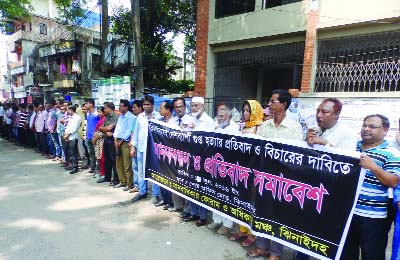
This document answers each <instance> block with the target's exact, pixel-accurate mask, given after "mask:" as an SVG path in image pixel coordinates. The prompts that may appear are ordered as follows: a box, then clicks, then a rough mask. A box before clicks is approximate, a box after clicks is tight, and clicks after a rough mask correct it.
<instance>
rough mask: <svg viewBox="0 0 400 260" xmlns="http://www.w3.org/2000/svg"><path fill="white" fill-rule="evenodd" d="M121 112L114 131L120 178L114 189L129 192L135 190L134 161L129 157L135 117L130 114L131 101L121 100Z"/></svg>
mask: <svg viewBox="0 0 400 260" xmlns="http://www.w3.org/2000/svg"><path fill="white" fill-rule="evenodd" d="M119 112H120V113H121V114H120V116H119V117H118V121H117V125H116V126H115V131H114V145H115V149H116V154H115V155H116V161H115V163H116V167H117V174H118V178H119V184H118V185H115V186H114V188H122V187H123V188H125V189H124V190H125V191H127V190H129V189H131V188H133V182H132V180H133V172H132V159H131V157H130V155H129V153H130V149H129V142H130V141H131V132H132V127H133V123H134V121H135V118H134V116H133V115H132V113H131V112H129V101H128V100H126V99H121V100H120V104H119Z"/></svg>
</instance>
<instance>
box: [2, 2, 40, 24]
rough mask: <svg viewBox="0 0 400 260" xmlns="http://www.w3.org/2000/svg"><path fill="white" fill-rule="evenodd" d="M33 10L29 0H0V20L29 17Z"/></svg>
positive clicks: (25, 18)
mask: <svg viewBox="0 0 400 260" xmlns="http://www.w3.org/2000/svg"><path fill="white" fill-rule="evenodd" d="M32 10H33V7H32V4H31V1H30V0H18V1H15V0H0V20H1V21H6V20H14V19H16V20H22V21H26V20H29V18H30V16H31V15H30V12H31V11H32Z"/></svg>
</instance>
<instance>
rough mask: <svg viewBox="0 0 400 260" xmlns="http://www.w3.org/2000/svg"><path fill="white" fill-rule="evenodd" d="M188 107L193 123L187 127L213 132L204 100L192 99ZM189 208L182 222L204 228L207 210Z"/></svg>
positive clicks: (194, 204)
mask: <svg viewBox="0 0 400 260" xmlns="http://www.w3.org/2000/svg"><path fill="white" fill-rule="evenodd" d="M190 106H191V108H192V116H193V118H194V120H193V122H189V124H188V127H189V128H191V129H196V130H213V129H214V120H213V119H212V118H211V117H210V116H209V115H207V113H206V112H205V107H204V98H202V97H193V98H192V103H191V104H190ZM189 206H190V216H188V217H187V218H184V219H183V221H184V222H189V221H194V220H196V226H198V227H200V226H204V225H205V224H206V222H207V209H205V208H203V207H201V206H199V205H198V204H196V203H194V202H189Z"/></svg>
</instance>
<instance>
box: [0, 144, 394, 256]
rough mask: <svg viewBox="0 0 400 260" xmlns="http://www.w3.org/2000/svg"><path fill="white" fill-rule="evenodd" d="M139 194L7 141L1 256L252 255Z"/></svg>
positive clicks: (0, 148) (2, 153) (1, 168)
mask: <svg viewBox="0 0 400 260" xmlns="http://www.w3.org/2000/svg"><path fill="white" fill-rule="evenodd" d="M132 196H133V195H132V194H129V193H127V192H124V191H122V190H121V189H113V188H112V187H109V186H108V183H102V184H97V183H96V182H95V179H94V178H93V177H92V175H91V174H89V173H88V172H87V171H82V172H79V173H78V174H74V175H70V174H68V173H67V172H66V171H64V169H63V168H61V167H60V164H58V163H56V162H53V161H51V160H48V159H45V158H44V157H43V156H40V155H39V154H38V153H34V152H33V150H29V149H24V148H21V147H16V146H14V145H11V144H10V143H8V142H7V141H5V140H4V139H0V260H36V259H37V260H47V259H48V260H63V259H74V260H78V259H85V260H88V259H90V260H91V259H95V260H102V259H105V260H106V259H107V260H108V259H110V260H111V259H113V260H125V259H129V260H153V259H154V260H166V259H176V260H190V259H192V260H240V259H246V257H245V254H246V250H245V249H244V248H242V247H241V246H240V244H238V243H236V242H232V241H229V239H228V238H227V237H223V236H220V235H218V234H216V233H215V232H212V231H210V230H208V229H207V228H206V227H200V228H198V227H196V226H195V225H194V224H192V223H182V222H181V221H180V218H179V216H178V215H179V214H178V213H169V212H167V211H164V210H162V209H161V208H156V207H154V206H153V205H152V204H151V203H150V201H149V200H145V201H141V202H139V203H136V204H131V203H129V202H128V201H129V199H131V198H132ZM391 236H392V234H390V237H391ZM388 253H389V252H388ZM389 255H390V253H389V254H388V256H389ZM293 256H294V252H293V250H291V249H287V248H285V252H284V256H283V257H282V258H281V259H282V260H291V259H292V258H293ZM259 259H262V258H259ZM310 259H311V258H310Z"/></svg>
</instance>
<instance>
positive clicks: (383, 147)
mask: <svg viewBox="0 0 400 260" xmlns="http://www.w3.org/2000/svg"><path fill="white" fill-rule="evenodd" d="M389 127H390V123H389V120H388V118H387V117H385V116H383V115H379V114H376V115H369V116H367V117H365V118H364V122H363V125H362V127H361V138H362V140H361V141H360V142H358V144H357V151H359V152H361V153H362V154H361V156H360V166H361V167H363V168H365V169H366V170H367V172H366V175H365V179H364V183H363V185H362V188H361V192H360V196H359V198H358V201H357V204H356V208H355V210H354V216H353V219H352V222H351V225H350V228H349V233H348V235H347V239H346V243H345V245H344V248H343V254H342V257H341V259H344V260H354V259H359V250H360V249H361V256H362V259H374V260H384V259H385V247H386V243H387V239H388V234H387V228H386V217H387V208H388V188H389V187H391V188H394V187H396V186H397V184H398V183H399V182H400V177H399V176H400V157H399V154H398V151H397V150H396V149H394V148H391V147H389V143H388V142H387V141H386V140H385V136H386V134H387V132H388V130H389Z"/></svg>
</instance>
